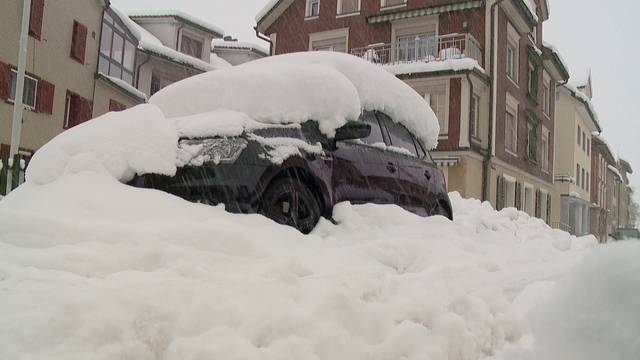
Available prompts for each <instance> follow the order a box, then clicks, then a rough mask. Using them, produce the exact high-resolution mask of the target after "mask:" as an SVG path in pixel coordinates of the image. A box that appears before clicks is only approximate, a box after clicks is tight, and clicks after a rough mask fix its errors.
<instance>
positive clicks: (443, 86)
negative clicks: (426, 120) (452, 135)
mask: <svg viewBox="0 0 640 360" xmlns="http://www.w3.org/2000/svg"><path fill="white" fill-rule="evenodd" d="M436 93H444V99H443V102H444V105H443V106H444V109H443V113H444V114H443V117H444V118H443V119H440V118H438V122H439V123H440V134H439V139H440V140H446V139H448V138H449V101H450V99H451V97H450V86H449V80H441V81H437V82H433V83H430V84H429V85H428V86H426V87H425V91H424V95H423V98H424V99H425V101H426V102H427V104H429V106H431V94H436ZM432 110H433V108H432ZM433 112H434V113H436V111H435V110H434V111H433ZM436 115H437V113H436Z"/></svg>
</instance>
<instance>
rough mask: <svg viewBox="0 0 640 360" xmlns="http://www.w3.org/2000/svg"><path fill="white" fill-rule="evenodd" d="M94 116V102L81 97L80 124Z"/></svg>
mask: <svg viewBox="0 0 640 360" xmlns="http://www.w3.org/2000/svg"><path fill="white" fill-rule="evenodd" d="M92 114H93V101H91V100H89V99H85V98H82V97H81V98H80V109H79V112H78V124H80V123H83V122H85V121H87V120H89V119H91V118H92Z"/></svg>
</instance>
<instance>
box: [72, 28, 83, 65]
mask: <svg viewBox="0 0 640 360" xmlns="http://www.w3.org/2000/svg"><path fill="white" fill-rule="evenodd" d="M86 47H87V27H86V26H84V25H82V24H80V23H79V22H77V21H74V22H73V37H72V39H71V58H73V59H74V60H77V61H78V62H80V63H81V64H84V54H85V49H86Z"/></svg>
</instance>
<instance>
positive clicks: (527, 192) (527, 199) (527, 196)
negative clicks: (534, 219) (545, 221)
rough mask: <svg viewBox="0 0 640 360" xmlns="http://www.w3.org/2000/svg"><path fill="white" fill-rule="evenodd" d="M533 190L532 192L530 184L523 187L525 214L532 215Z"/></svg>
mask: <svg viewBox="0 0 640 360" xmlns="http://www.w3.org/2000/svg"><path fill="white" fill-rule="evenodd" d="M533 196H534V192H533V187H532V186H531V185H525V187H524V207H523V209H524V212H526V213H527V214H529V215H531V216H534V211H535V209H534V205H535V203H534V201H535V200H534V198H533Z"/></svg>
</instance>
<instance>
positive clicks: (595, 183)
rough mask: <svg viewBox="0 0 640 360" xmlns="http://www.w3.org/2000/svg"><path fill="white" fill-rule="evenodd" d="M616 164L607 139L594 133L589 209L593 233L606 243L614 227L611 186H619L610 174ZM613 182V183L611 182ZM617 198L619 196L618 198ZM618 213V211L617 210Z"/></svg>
mask: <svg viewBox="0 0 640 360" xmlns="http://www.w3.org/2000/svg"><path fill="white" fill-rule="evenodd" d="M615 166H616V159H615V156H614V155H613V152H612V151H611V148H610V147H609V145H608V144H607V142H606V140H605V139H604V138H603V137H602V136H601V135H599V134H597V133H596V134H594V135H593V137H592V140H591V171H592V172H591V179H590V180H591V194H590V195H591V209H590V210H589V217H590V224H589V226H590V229H591V234H593V235H594V236H596V237H597V238H598V240H599V241H600V242H601V243H606V242H607V239H608V237H609V234H611V233H612V229H610V226H609V221H610V218H609V214H610V212H611V210H612V206H613V205H612V204H611V203H610V201H613V199H612V198H610V197H609V196H608V192H609V191H610V186H612V185H613V186H617V185H615V184H616V181H615V179H614V178H613V176H611V177H610V176H608V174H609V172H610V171H611V170H610V168H613V167H615ZM612 175H614V174H612ZM610 181H611V182H612V183H611V184H610V183H609V182H610ZM616 199H617V198H616ZM616 213H617V212H616Z"/></svg>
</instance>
